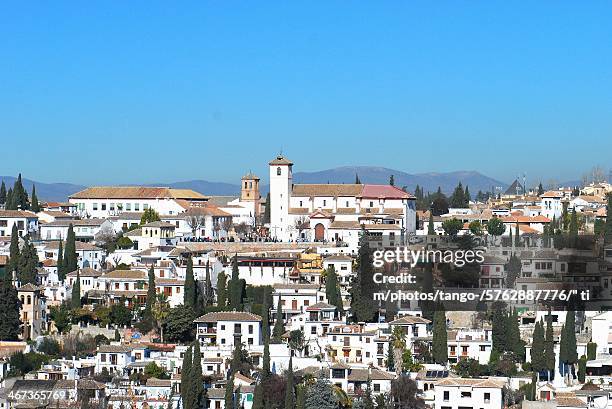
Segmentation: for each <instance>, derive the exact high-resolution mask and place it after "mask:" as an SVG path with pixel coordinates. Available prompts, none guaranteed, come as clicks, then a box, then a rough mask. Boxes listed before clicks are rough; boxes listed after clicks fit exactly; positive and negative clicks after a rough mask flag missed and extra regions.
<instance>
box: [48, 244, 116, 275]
mask: <svg viewBox="0 0 612 409" xmlns="http://www.w3.org/2000/svg"><path fill="white" fill-rule="evenodd" d="M75 247H76V252H77V256H78V260H77V262H78V266H79V267H81V268H83V267H91V268H93V269H95V270H97V269H100V268H101V267H102V264H103V263H104V250H103V249H101V248H100V247H97V246H94V245H93V244H91V243H83V242H82V241H76V242H75ZM63 248H64V250H66V243H65V242H64V243H63ZM37 249H38V258H39V259H40V260H44V259H53V260H57V254H58V252H59V241H50V242H47V243H44V246H43V247H41V248H38V247H37Z"/></svg>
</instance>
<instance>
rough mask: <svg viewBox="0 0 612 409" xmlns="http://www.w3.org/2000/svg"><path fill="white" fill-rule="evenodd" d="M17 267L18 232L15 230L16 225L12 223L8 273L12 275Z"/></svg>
mask: <svg viewBox="0 0 612 409" xmlns="http://www.w3.org/2000/svg"><path fill="white" fill-rule="evenodd" d="M18 265H19V231H18V230H17V223H13V229H12V231H11V245H10V247H9V263H8V273H10V274H12V273H13V271H15V272H16V271H17V266H18Z"/></svg>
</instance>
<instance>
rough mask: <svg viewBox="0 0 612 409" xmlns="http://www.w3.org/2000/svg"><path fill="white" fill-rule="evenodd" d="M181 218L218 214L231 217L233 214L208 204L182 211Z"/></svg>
mask: <svg viewBox="0 0 612 409" xmlns="http://www.w3.org/2000/svg"><path fill="white" fill-rule="evenodd" d="M180 216H184V217H181V218H185V217H188V216H218V217H229V216H231V214H229V213H228V212H225V211H223V210H222V209H220V208H219V207H217V206H213V205H210V204H207V205H206V206H192V207H189V208H188V209H187V211H185V212H184V213H181V214H180Z"/></svg>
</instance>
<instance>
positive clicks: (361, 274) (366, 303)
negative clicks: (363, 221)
mask: <svg viewBox="0 0 612 409" xmlns="http://www.w3.org/2000/svg"><path fill="white" fill-rule="evenodd" d="M359 245H360V246H359V251H358V254H357V277H355V278H354V279H353V283H352V284H353V285H352V286H351V310H352V311H353V315H354V318H355V319H356V320H357V321H360V322H371V321H372V320H373V319H374V316H375V313H376V308H375V306H374V301H373V299H374V289H375V283H374V271H373V266H372V252H371V250H370V245H369V243H368V239H367V233H366V232H365V231H362V232H361V238H360V240H359Z"/></svg>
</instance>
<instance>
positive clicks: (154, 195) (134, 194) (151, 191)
mask: <svg viewBox="0 0 612 409" xmlns="http://www.w3.org/2000/svg"><path fill="white" fill-rule="evenodd" d="M70 199H185V200H206V199H207V197H206V196H204V195H203V194H201V193H198V192H196V191H194V190H191V189H172V188H169V187H148V186H94V187H89V188H87V189H84V190H81V191H80V192H77V193H75V194H73V195H71V196H70Z"/></svg>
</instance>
